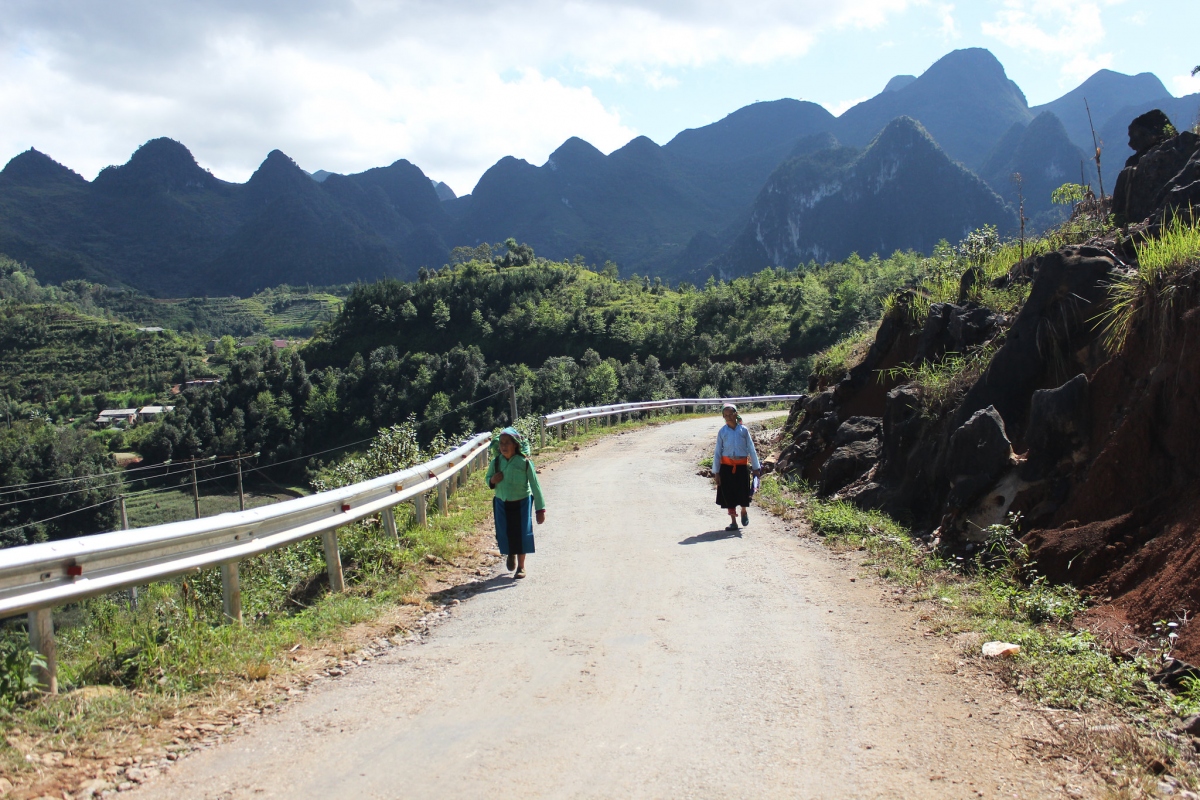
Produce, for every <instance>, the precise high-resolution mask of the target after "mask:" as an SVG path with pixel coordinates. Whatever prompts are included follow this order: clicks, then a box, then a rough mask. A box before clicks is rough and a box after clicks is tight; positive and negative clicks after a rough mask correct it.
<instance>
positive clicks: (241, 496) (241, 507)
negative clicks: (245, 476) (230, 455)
mask: <svg viewBox="0 0 1200 800" xmlns="http://www.w3.org/2000/svg"><path fill="white" fill-rule="evenodd" d="M237 468H238V511H245V510H246V494H245V492H243V491H242V454H241V453H238V454H237Z"/></svg>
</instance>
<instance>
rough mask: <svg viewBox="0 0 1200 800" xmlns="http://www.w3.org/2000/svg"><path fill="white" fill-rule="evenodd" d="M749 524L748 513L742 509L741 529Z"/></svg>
mask: <svg viewBox="0 0 1200 800" xmlns="http://www.w3.org/2000/svg"><path fill="white" fill-rule="evenodd" d="M749 524H750V512H749V511H747V510H746V509H744V508H743V509H742V527H743V528H744V527H746V526H747V525H749Z"/></svg>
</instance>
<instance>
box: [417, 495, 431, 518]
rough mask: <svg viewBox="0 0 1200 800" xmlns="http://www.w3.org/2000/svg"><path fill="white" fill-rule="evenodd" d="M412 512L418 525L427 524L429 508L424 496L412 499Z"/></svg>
mask: <svg viewBox="0 0 1200 800" xmlns="http://www.w3.org/2000/svg"><path fill="white" fill-rule="evenodd" d="M413 511H414V515H415V516H416V518H417V524H418V525H428V524H429V507H428V503H427V502H426V500H425V495H423V494H419V495H417V496H416V497H414V498H413Z"/></svg>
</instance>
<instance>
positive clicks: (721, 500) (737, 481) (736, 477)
mask: <svg viewBox="0 0 1200 800" xmlns="http://www.w3.org/2000/svg"><path fill="white" fill-rule="evenodd" d="M717 505H719V506H720V507H721V508H734V507H735V506H742V507H743V508H744V507H746V506H748V505H750V467H749V465H747V464H738V465H737V471H736V472H735V471H734V468H733V466H732V465H731V464H722V465H721V485H720V486H718V487H717Z"/></svg>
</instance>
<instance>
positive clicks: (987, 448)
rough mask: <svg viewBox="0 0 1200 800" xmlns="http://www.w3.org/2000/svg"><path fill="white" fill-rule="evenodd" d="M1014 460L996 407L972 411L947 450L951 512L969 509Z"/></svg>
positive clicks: (948, 499)
mask: <svg viewBox="0 0 1200 800" xmlns="http://www.w3.org/2000/svg"><path fill="white" fill-rule="evenodd" d="M1012 461H1013V451H1012V443H1011V442H1009V441H1008V434H1007V433H1006V432H1005V430H1004V420H1003V419H1001V418H1000V414H999V413H997V411H996V409H995V408H993V407H991V406H988V407H987V408H985V409H983V410H981V411H976V412H975V413H974V414H972V415H971V418H970V419H968V420H967V421H966V422H965V423H964V424H963V425H962V426H961V427H959V428H958V430H956V431H954V433H953V434H951V436H950V448H949V450H948V451H947V453H946V467H945V469H946V477H948V478H949V479H950V494H949V496H948V497H947V498H946V502H947V504H948V505H949V507H950V510H951V512H953V511H955V510H959V509H964V508H968V507H969V506H970V505H971V504H972V503H973V502H974V501H975V500H977V499H978V498H979V496H980V495H981V494H983V493H984V492H985V491H986V490H987V489H988V488H989V487H991V486H992V484H994V483H995V482H996V479H997V478H999V477H1000V475H1001V474H1003V472H1004V471H1005V470H1006V469H1007V468H1008V467H1010V466H1012Z"/></svg>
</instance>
